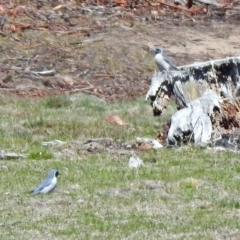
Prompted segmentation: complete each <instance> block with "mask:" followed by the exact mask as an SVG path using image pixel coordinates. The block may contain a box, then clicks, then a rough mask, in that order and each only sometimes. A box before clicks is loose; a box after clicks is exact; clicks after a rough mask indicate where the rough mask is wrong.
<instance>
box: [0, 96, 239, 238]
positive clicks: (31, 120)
mask: <svg viewBox="0 0 240 240" xmlns="http://www.w3.org/2000/svg"><path fill="white" fill-rule="evenodd" d="M0 110H1V112H2V114H1V115H2V116H1V129H0V135H1V149H2V150H5V151H6V152H18V153H24V154H28V157H27V158H26V159H19V160H1V161H0V179H1V180H0V181H1V188H0V198H1V200H0V202H1V204H0V215H1V218H0V239H240V230H239V228H240V221H239V220H240V203H239V201H240V184H239V183H240V175H239V172H240V164H239V163H240V160H239V154H237V153H233V152H220V151H218V152H217V151H214V150H212V149H211V150H209V149H201V148H192V147H191V146H188V147H183V148H180V149H171V148H167V149H161V150H159V151H155V150H151V151H146V152H138V155H139V157H140V158H141V159H142V160H143V161H144V163H145V166H144V167H141V168H139V169H137V170H130V169H129V168H128V159H129V157H130V156H131V154H130V153H129V155H128V154H125V155H121V154H117V153H116V154H112V153H109V152H107V151H102V152H101V153H87V152H86V151H84V150H83V149H82V148H81V147H80V145H79V144H78V142H81V141H86V140H87V139H90V138H97V137H111V138H113V140H114V141H121V142H125V141H131V140H134V139H135V138H136V137H154V136H156V135H157V132H158V130H160V128H161V124H162V122H164V120H166V119H167V118H168V117H169V116H170V115H171V113H172V112H173V111H174V108H173V107H171V108H170V109H168V112H166V113H165V115H164V116H163V117H162V118H161V119H159V118H153V116H152V112H151V107H150V106H149V104H147V103H145V102H144V101H143V99H138V100H136V101H134V102H122V103H114V104H106V103H104V102H102V101H100V100H98V99H96V98H93V97H89V96H84V95H81V94H77V95H71V96H57V97H49V98H45V99H40V100H29V99H17V98H11V97H9V96H4V95H2V96H1V97H0ZM109 115H119V116H120V117H121V118H122V119H124V120H125V121H127V122H128V123H129V124H128V125H127V126H118V125H114V124H109V123H107V122H106V121H104V118H105V117H106V116H109ZM55 139H58V140H62V141H65V142H66V144H64V145H63V146H48V147H45V146H42V142H43V141H51V140H55ZM151 157H155V158H156V160H157V161H156V163H150V162H149V161H148V159H149V158H151ZM51 168H57V169H58V170H59V171H60V172H61V173H62V175H61V176H59V178H58V187H57V188H56V190H55V191H54V192H53V193H52V194H48V195H37V196H32V195H30V194H29V191H30V190H31V189H32V188H34V187H35V186H36V185H37V184H38V183H39V182H40V181H41V180H42V178H44V177H45V175H46V174H47V172H48V170H49V169H51Z"/></svg>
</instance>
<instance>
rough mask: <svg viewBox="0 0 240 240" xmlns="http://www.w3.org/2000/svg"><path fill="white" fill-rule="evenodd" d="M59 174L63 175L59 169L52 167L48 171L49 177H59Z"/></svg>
mask: <svg viewBox="0 0 240 240" xmlns="http://www.w3.org/2000/svg"><path fill="white" fill-rule="evenodd" d="M58 175H61V173H60V172H59V171H58V170H57V169H51V170H50V171H49V173H48V176H49V177H57V176H58Z"/></svg>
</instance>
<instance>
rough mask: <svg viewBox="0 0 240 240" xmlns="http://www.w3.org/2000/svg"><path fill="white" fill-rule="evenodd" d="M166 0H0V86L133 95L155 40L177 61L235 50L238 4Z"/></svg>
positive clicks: (147, 76)
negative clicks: (185, 4)
mask: <svg viewBox="0 0 240 240" xmlns="http://www.w3.org/2000/svg"><path fill="white" fill-rule="evenodd" d="M162 2H163V1H162ZM164 2H166V3H167V4H162V3H161V1H152V2H149V1H138V2H137V1H136V2H133V1H129V2H126V3H125V2H124V1H113V2H112V3H111V4H110V3H109V2H107V1H105V2H98V3H100V4H101V3H102V4H103V5H97V4H96V2H91V3H90V2H86V1H45V0H43V1H24V0H23V1H18V3H13V2H11V1H10V2H9V1H1V3H2V4H1V5H0V16H1V21H0V23H1V24H0V25H1V28H2V29H1V32H0V34H1V36H0V50H1V51H0V56H1V60H0V69H1V71H0V87H1V88H0V91H1V92H5V93H9V94H14V95H15V94H17V95H20V96H29V97H43V96H46V95H55V94H62V93H66V92H68V93H76V92H84V93H86V94H93V95H96V96H98V97H99V98H102V99H104V100H106V101H116V100H123V99H133V98H135V97H137V96H144V95H145V94H146V92H147V90H148V86H149V84H150V81H151V75H152V74H153V72H154V71H155V70H156V66H155V64H154V61H153V56H154V53H153V51H152V49H153V48H154V47H155V46H162V47H163V48H164V49H165V52H166V53H167V54H168V55H169V57H170V58H171V59H172V61H173V62H174V63H175V64H176V65H177V66H180V65H185V64H191V63H193V62H194V61H205V60H210V59H217V58H223V57H227V56H239V55H240V43H239V38H240V32H239V22H240V12H239V11H238V12H237V13H234V14H233V13H232V12H231V11H229V10H228V9H229V8H227V7H226V6H228V5H225V8H224V7H219V8H216V7H215V8H214V7H212V6H207V5H198V6H194V7H195V8H196V9H195V8H193V10H192V11H190V10H189V9H187V8H186V7H181V6H180V7H176V8H175V6H176V5H174V3H173V1H164ZM228 2H229V3H231V2H233V1H228ZM237 4H239V3H235V5H237ZM171 6H174V7H171ZM194 9H195V10H194ZM46 70H51V72H50V73H46V72H45V71H46Z"/></svg>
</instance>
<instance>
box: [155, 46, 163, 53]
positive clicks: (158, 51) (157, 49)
mask: <svg viewBox="0 0 240 240" xmlns="http://www.w3.org/2000/svg"><path fill="white" fill-rule="evenodd" d="M154 52H155V54H158V53H162V49H161V48H160V47H156V48H155V49H154Z"/></svg>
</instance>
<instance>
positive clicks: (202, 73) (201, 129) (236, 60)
mask: <svg viewBox="0 0 240 240" xmlns="http://www.w3.org/2000/svg"><path fill="white" fill-rule="evenodd" d="M178 69H179V71H169V72H167V71H163V72H158V73H155V74H154V75H153V77H152V82H151V85H150V88H149V91H148V93H147V95H146V100H149V99H150V100H151V105H152V107H153V113H154V115H155V116H160V115H161V114H162V112H163V111H164V110H165V109H166V108H167V105H168V102H169V100H170V98H171V96H172V95H174V96H175V98H176V104H177V106H178V109H181V110H179V111H178V112H176V113H175V114H174V115H173V116H172V118H171V126H170V129H169V132H168V137H167V140H168V142H169V144H172V145H176V144H181V142H182V141H183V140H186V141H190V140H192V141H193V142H194V144H195V145H196V146H198V145H201V146H202V145H207V144H208V143H209V142H210V141H211V133H212V129H213V126H212V122H213V121H212V120H213V118H214V110H216V109H217V110H218V111H220V112H221V107H222V100H221V99H222V98H225V99H226V98H227V99H232V100H233V103H232V105H231V107H232V108H233V109H234V111H235V109H237V102H236V101H235V98H236V97H238V96H240V90H239V89H240V74H239V73H240V57H231V58H225V59H219V60H215V61H207V62H200V63H194V64H191V65H186V66H181V67H178ZM203 92H205V93H204V94H203ZM223 109H224V114H223V115H222V119H225V122H226V119H228V116H227V114H228V110H226V108H225V107H224V104H223ZM235 121H237V122H238V119H236V118H235ZM214 122H215V124H216V121H214ZM219 122H220V121H218V124H219ZM239 123H240V119H239Z"/></svg>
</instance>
